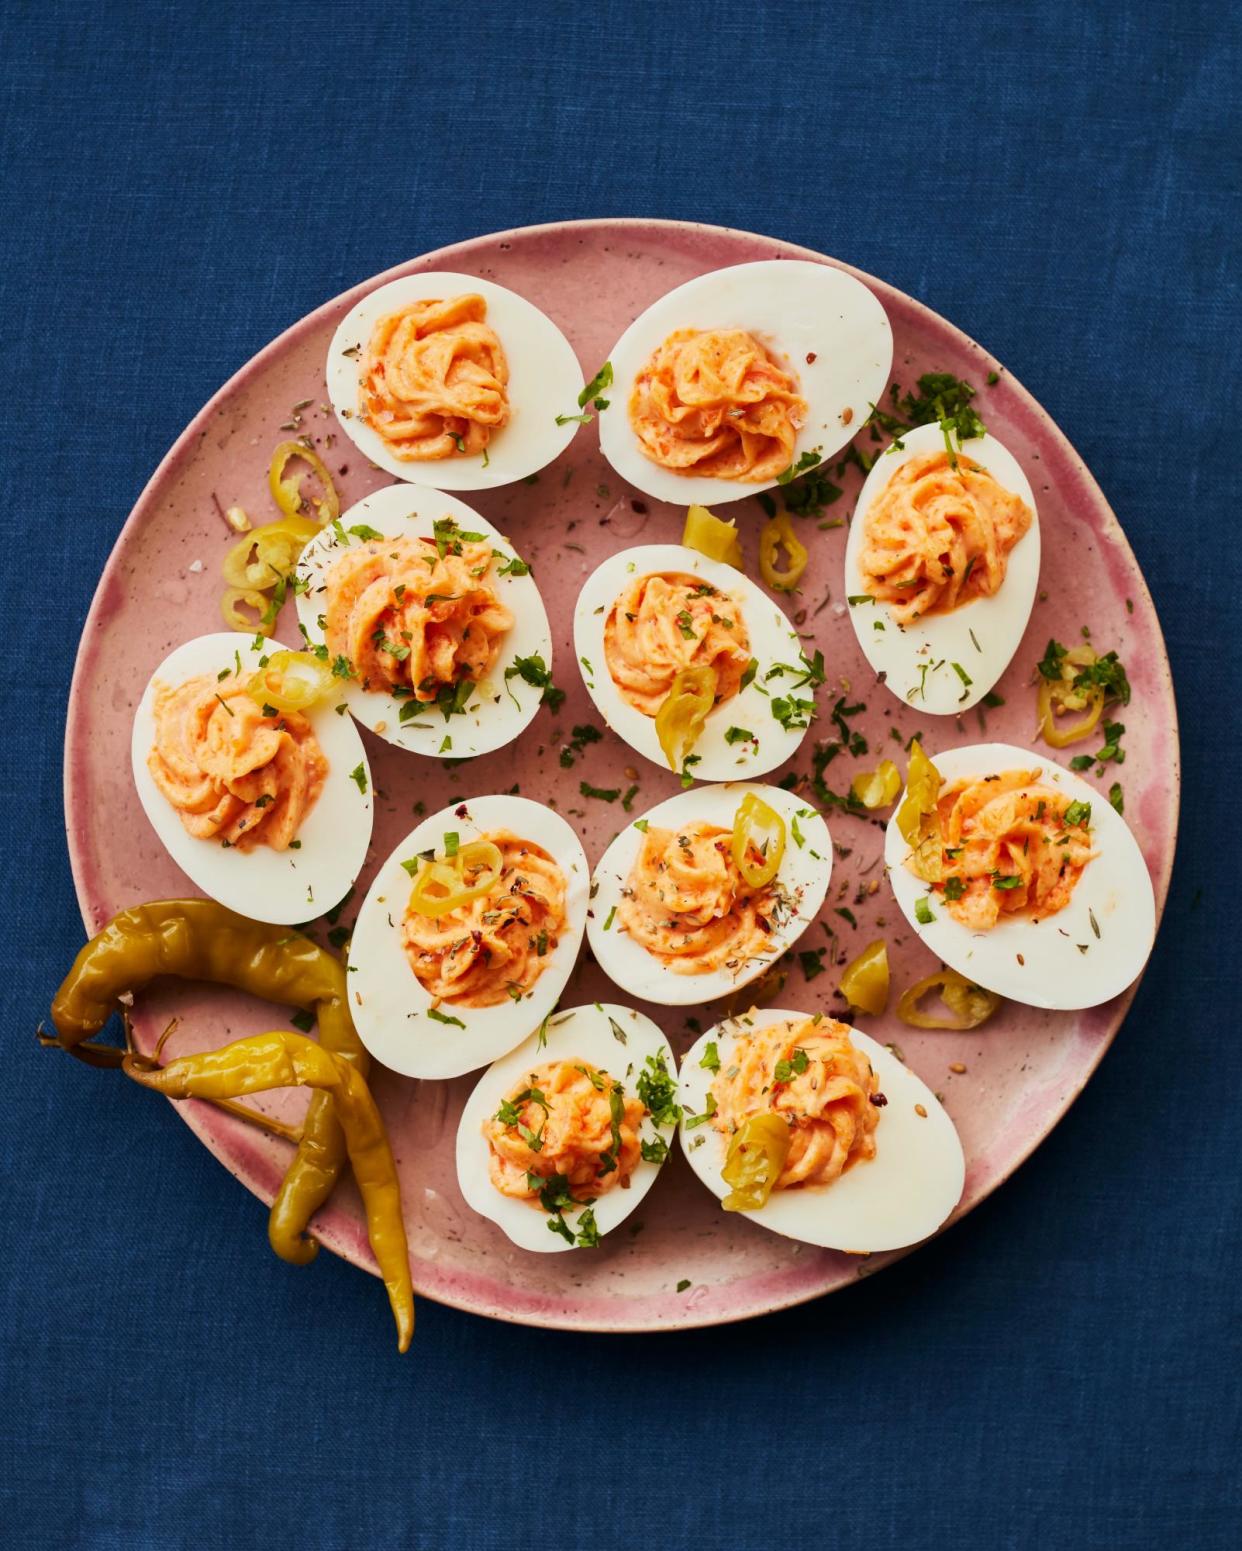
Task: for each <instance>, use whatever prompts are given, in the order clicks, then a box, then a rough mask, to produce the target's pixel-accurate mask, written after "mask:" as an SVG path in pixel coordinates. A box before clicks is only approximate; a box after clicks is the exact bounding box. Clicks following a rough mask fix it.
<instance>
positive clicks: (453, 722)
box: [297, 485, 552, 759]
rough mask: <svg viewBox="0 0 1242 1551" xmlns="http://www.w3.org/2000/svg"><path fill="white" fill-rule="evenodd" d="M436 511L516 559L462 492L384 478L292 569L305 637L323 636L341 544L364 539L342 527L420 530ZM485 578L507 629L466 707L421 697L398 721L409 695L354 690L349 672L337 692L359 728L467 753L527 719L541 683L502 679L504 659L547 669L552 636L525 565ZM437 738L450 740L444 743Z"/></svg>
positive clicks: (424, 750)
mask: <svg viewBox="0 0 1242 1551" xmlns="http://www.w3.org/2000/svg"><path fill="white" fill-rule="evenodd" d="M442 517H451V518H452V519H453V521H454V522H455V523H456V524H457V526H458V528H460V529H461V530H462V531H463V532H466V533H480V534H482V535H483V536H484V538H485V539H486V540H487V541H488V542H489V543H490V544H491V545H492V546H493V547H494V548H495V549H496V550H498V551H500V552H501V553H502V554H503V555H504V556H506V557H509V556H513V557H516V558H518V559H520V558H521V556H520V555H518V553H517V550H516V549H514V547H513V545H512V544H511V543H510V542H509V540H508V539H507V538H505V537H504V535H503V534H501V533H498V532H497V531H496V529H495V528H493V527H492V525H491V523H490V522H488V521H487V519H486V518H484V517H480V516H479V514H478V512H476V511H475V510H474V509H473V508H472V507H469V506H467V505H466V503H465V502H464V501H459V500H457V499H456V498H455V497H454V496H451V495H445V494H443V493H442V492H441V491H439V490H432V489H430V488H428V487H427V486H425V485H389V486H388V487H387V489H384V490H377V491H376V492H375V493H374V494H373V495H369V496H365V497H364V498H363V499H362V500H361V501H359V502H358V503H357V505H355V506H351V507H350V509H349V510H348V511H347V512H345V513H344V514H343V516H342V517H341V519H340V528H341V529H342V530H343V531H344V534H345V542H344V543H343V544H342V542H341V536H340V533H339V532H338V531H337V528H336V526H335V525H330V526H328V527H326V528H324V529H323V530H322V532H320V533H319V534H317V535H316V536H315V538H313V539H312V540H311V542H310V543H309V544H308V545H307V546H306V548H305V549H304V550H303V551H302V557H301V559H300V560H299V561H298V568H297V575H298V578H299V583H300V584H301V583H304V584H305V590H304V591H300V592H299V593H298V595H297V611H298V623H299V625H300V626H301V628H302V630H303V631H304V633H305V636H306V640H307V641H308V642H309V643H310V645H312V646H319V645H322V644H323V642H324V639H325V634H324V626H323V625H322V624H321V623H320V621H321V619H323V618H324V610H325V608H326V607H327V593H326V585H327V574H328V572H329V571H330V570H331V568H332V566H333V564H334V563H335V562H336V561H337V560H339V559H340V557H341V556H342V555H343V554H344V553H345V552H346V550H347V549H352V548H357V547H358V545H360V544H362V543H364V542H365V540H363V539H362V538H359V537H358V536H357V535H356V534H352V533H351V532H350V529H351V528H357V527H365V528H373V529H374V530H375V531H376V532H377V533H382V534H383V535H384V537H385V538H429V537H431V534H432V530H433V528H434V525H435V523H436V522H437V521H438V520H439V519H440V518H442ZM503 564H504V560H497V561H496V562H495V565H496V566H500V565H503ZM488 583H489V585H490V586H491V587H492V588H494V589H495V592H496V596H497V597H498V598H499V599H500V601H501V602H502V603H503V604H504V605H505V607H506V608H508V609H509V610H510V611H511V612H512V614H513V629H512V630H510V631H509V632H508V634H507V635H506V636H504V637H503V639H502V640H501V643H500V652H499V655H498V656H497V658H496V664H495V666H494V667H493V668H492V670H491V672H490V673H489V674H488V675H487V677H486V678H485V679H483V680H482V681H481V682H480V684H479V685H478V687H477V688H476V690H475V693H474V694H473V695H472V696H471V698H470V700H469V702H468V703H467V706H466V709H465V711H464V712H462V713H461V714H459V715H457V716H452V717H449V718H448V719H447V720H446V719H445V716H444V713H443V712H442V711H441V710H440V709H439V708H438V707H437V706H435V705H420V706H419V707H418V709H417V711H416V712H415V714H414V715H413V716H412V717H411V718H410V719H409V720H407V721H404V722H403V721H402V720H401V713H402V711H403V710H407V711H408V709H409V707H410V706H412V705H414V704H415V702H414V701H413V700H412V699H404V700H399V699H397V698H396V697H395V696H393V695H390V694H387V693H385V692H384V691H382V690H374V689H363V688H362V686H361V685H360V684H359V683H357V682H356V681H355V680H353V679H344V680H342V681H341V692H342V697H343V698H344V700H345V703H346V704H347V705H348V706H349V709H350V711H351V712H352V713H353V715H354V716H356V717H357V718H358V720H359V721H360V722H361V723H362V725H363V726H364V727H366V728H369V729H370V731H372V732H377V733H379V735H380V737H381V738H386V739H387V740H388V742H389V743H395V744H396V745H397V747H398V748H402V749H409V751H410V752H411V753H413V754H426V755H440V756H441V757H445V758H451V759H469V758H471V757H473V756H474V755H475V754H486V753H487V752H488V751H489V750H491V749H497V748H500V747H501V746H502V745H504V744H506V743H511V742H512V741H513V739H514V738H516V737H517V736H518V734H519V733H521V732H522V730H523V729H524V728H526V727H528V726H529V725H530V723H531V721H532V719H533V718H534V715H535V713H536V712H537V711H538V709H539V705H540V697H541V695H542V693H543V692H542V690H540V689H538V688H537V687H535V686H534V685H532V684H528V683H527V682H526V681H525V680H524V679H523V678H522V677H521V676H520V675H519V674H517V673H514V674H513V675H512V676H511V677H509V678H508V679H506V678H505V669H506V668H512V666H513V664H514V662H515V660H516V659H517V658H519V657H530V656H540V657H542V658H543V661H544V663H545V665H546V666H547V667H548V669H549V670H550V669H551V667H552V635H551V632H550V630H549V629H548V616H547V612H546V611H545V609H544V606H543V599H542V598H541V597H540V595H539V589H538V587H536V585H535V581H534V578H533V576H531V575H530V574H529V573H528V574H527V575H525V576H497V575H496V574H495V569H494V568H493V571H492V573H491V574H490V575H489V577H488ZM446 738H448V739H449V740H450V741H449V743H448V744H447V746H446V745H445V739H446Z"/></svg>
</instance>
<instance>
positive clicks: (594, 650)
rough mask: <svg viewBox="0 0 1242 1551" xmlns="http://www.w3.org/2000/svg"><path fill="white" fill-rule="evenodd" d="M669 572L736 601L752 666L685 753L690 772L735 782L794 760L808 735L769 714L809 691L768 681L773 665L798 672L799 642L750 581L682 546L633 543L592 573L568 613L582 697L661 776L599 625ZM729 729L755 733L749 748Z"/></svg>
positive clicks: (790, 677)
mask: <svg viewBox="0 0 1242 1551" xmlns="http://www.w3.org/2000/svg"><path fill="white" fill-rule="evenodd" d="M669 572H681V573H684V574H689V575H691V576H698V577H702V579H703V580H704V581H705V582H709V583H710V584H711V585H712V586H713V587H718V588H720V589H721V591H725V592H737V593H740V594H741V596H742V606H743V610H744V613H745V620H746V629H747V631H748V633H749V637H750V653H751V656H752V657H753V658H754V659H755V661H756V662H757V663H758V665H759V666H758V669H757V670H756V672H755V677H754V679H753V680H752V682H751V683H749V684H748V685H747V686H746V688H745V689H743V690H741V691H739V693H738V694H736V695H734V696H733V698H732V699H731V700H726V701H725V702H724V703H723V704H721V705H718V706H716V707H715V708H714V709H713V710H712V711H711V712H710V714H709V715H708V718H707V723H706V725H705V726H704V728H703V731H702V733H701V734H700V736H699V741H698V742H697V743H696V744H695V746H694V748H693V750H692V751H691V752H692V753H694V754H697V755H698V756H699V763H698V764H695V765H692V766H691V767H690V771H691V773H692V774H693V776H694V778H695V779H696V780H699V781H736V780H739V779H745V778H746V777H748V776H761V775H766V774H767V772H768V771H769V770H774V769H775V768H776V767H777V765H783V764H784V763H785V761H786V760H787V759H792V758H793V756H794V755H795V754H796V753H797V752H798V749H799V747H800V745H801V743H802V740H803V739H804V738H805V737H806V735H807V731H808V728H807V727H795V728H789V729H786V728H785V727H782V725H781V724H780V722H778V721H777V720H776V718H775V717H774V716H773V715H772V700H773V698H775V697H776V696H788V695H791V694H792V695H796V696H797V697H798V698H799V699H805V700H812V699H813V698H814V691H813V690H811V689H807V688H803V689H794V688H793V685H794V684H795V683H796V682H797V675H796V674H794V673H788V672H786V673H777V674H772V669H773V668H774V667H776V665H777V664H781V663H783V664H786V665H788V666H789V667H791V668H798V667H800V664H801V662H802V642H801V640H800V639H799V638H798V633H797V631H796V630H795V629H794V627H793V626H792V625H791V624H790V623H789V620H788V619H786V617H785V615H784V614H783V613H782V612H781V610H780V609H779V608H778V607H777V605H776V604H775V603H773V602H772V600H771V599H770V598H769V597H767V596H765V594H764V593H763V592H762V591H761V590H760V589H759V588H758V587H757V586H756V585H755V583H754V582H752V581H751V579H750V577H748V576H746V575H745V574H744V573H743V572H741V571H735V570H734V569H733V567H732V566H731V565H725V564H724V562H723V561H720V560H709V559H708V558H707V556H706V555H701V554H699V552H698V550H696V549H688V548H687V547H686V546H685V545H684V544H640V545H639V546H638V547H637V548H635V549H623V550H621V551H620V552H619V553H618V554H615V555H611V556H610V557H609V558H608V559H607V560H605V561H604V563H603V565H601V566H599V567H598V568H597V569H596V570H595V571H593V572H592V573H591V575H590V576H588V577H587V579H586V582H585V583H584V584H583V588H582V591H581V592H580V593H579V594H578V602H577V603H576V605H575V606H574V651H575V652H576V653H577V656H578V666H579V668H580V669H581V670H582V679H583V682H584V683H585V684H586V687H587V692H588V693H589V694H590V696H591V699H592V700H593V701H594V702H595V706H596V709H597V710H598V711H599V713H600V715H601V716H602V717H603V718H604V720H605V722H607V724H608V726H609V727H611V728H612V730H613V731H614V732H615V733H617V734H618V735H619V736H620V737H622V738H624V740H625V741H626V743H628V744H629V745H630V747H631V748H632V749H634V750H636V751H637V752H638V753H639V754H641V755H642V756H643V757H644V758H645V759H649V760H651V762H652V763H653V764H656V765H659V767H660V768H661V769H662V770H667V769H668V760H667V759H665V757H664V750H663V749H662V748H661V747H660V740H659V738H658V737H657V736H656V730H655V717H654V716H645V715H644V714H643V713H642V712H641V711H639V710H637V709H636V708H635V707H634V706H632V705H630V703H629V702H628V701H627V700H626V699H625V698H624V697H623V696H622V694H621V692H620V690H619V689H618V688H617V686H616V684H615V683H614V682H613V679H612V675H611V674H610V673H609V671H608V659H607V657H606V656H605V655H604V625H605V623H606V622H607V619H608V614H609V611H610V610H611V608H612V606H613V604H614V603H615V602H616V600H617V598H618V597H619V596H620V594H621V592H622V590H623V589H624V588H625V587H627V586H628V585H629V583H630V582H631V581H633V580H634V578H635V577H638V576H651V575H655V574H657V573H669ZM808 726H809V724H808ZM730 727H741V728H744V729H745V730H746V731H748V732H752V733H754V735H755V741H754V742H750V741H747V742H743V743H727V742H726V741H725V733H726V732H727V731H728V730H729V728H730Z"/></svg>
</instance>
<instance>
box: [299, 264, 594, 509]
mask: <svg viewBox="0 0 1242 1551" xmlns="http://www.w3.org/2000/svg"><path fill="white" fill-rule="evenodd" d="M464 292H473V293H477V294H478V295H479V296H481V297H482V298H483V299H484V301H485V302H486V303H487V317H486V319H485V320H484V321H485V322H486V324H487V326H488V327H489V328H491V329H493V330H495V332H496V334H497V335H498V337H499V339H500V343H501V345H502V346H503V348H504V352H505V356H506V358H507V360H508V362H509V384H508V394H509V420H508V423H507V424H506V425H504V426H502V427H501V429H500V430H498V431H497V432H496V433H495V434H494V435H493V437H492V438H491V440H490V442H489V443H488V446H487V458H486V462H485V461H484V455H483V454H482V453H475V454H472V455H471V456H469V457H466V456H460V457H458V456H454V457H452V458H435V459H429V460H426V461H417V462H406V461H404V460H403V459H401V458H398V457H395V456H394V455H393V453H392V451H391V449H390V448H389V446H388V444H387V442H385V441H384V439H383V437H382V436H380V435H379V434H378V433H377V432H376V431H374V430H372V429H371V427H370V426H369V425H364V424H363V422H362V421H361V420H360V419H359V418H358V409H359V406H358V366H359V355H360V354H361V353H362V352H364V351H365V350H366V346H367V341H368V340H369V339H370V337H371V330H372V329H373V328H374V326H375V324H376V323H377V322H378V321H379V319H380V318H383V317H385V316H386V315H387V314H388V313H392V312H397V311H399V310H400V309H401V308H403V307H408V306H409V305H410V304H411V303H412V302H420V301H429V300H443V299H447V298H449V297H453V296H460V295H462V294H463V293H464ZM347 352H348V353H347ZM326 375H327V383H328V397H329V399H330V400H331V401H332V407H333V409H334V410H335V411H336V415H337V419H338V420H339V421H340V422H341V425H342V427H343V428H344V431H345V434H346V435H347V436H348V437H349V438H350V439H351V440H352V441H353V442H355V443H356V444H357V446H358V447H359V448H360V449H361V450H362V451H363V452H364V453H365V454H366V456H367V457H368V458H369V459H370V460H371V462H372V463H374V464H376V465H377V466H378V467H379V468H382V469H387V471H388V472H389V473H390V474H395V475H396V476H397V478H398V479H408V480H415V481H419V482H421V483H423V484H427V485H433V486H435V487H436V489H438V490H489V489H492V488H494V487H495V486H497V485H511V484H512V483H513V482H514V480H516V479H525V478H526V477H527V476H528V475H529V474H537V473H538V472H539V470H540V469H541V468H543V467H545V466H546V465H547V464H549V463H551V462H552V460H553V459H554V458H558V457H560V455H561V453H563V452H564V451H565V449H566V447H568V446H569V444H570V442H571V441H572V440H573V439H574V435H575V433H576V432H577V430H578V426H579V422H578V421H577V420H574V419H569V420H567V422H566V423H565V424H564V425H557V423H556V417H557V416H558V415H560V416H562V417H565V416H576V415H580V414H581V413H582V411H581V409H580V408H579V406H578V395H579V394H580V393H581V392H582V389H583V385H584V379H583V376H582V368H581V367H580V366H579V365H578V357H577V356H576V355H575V354H574V350H573V346H572V345H571V344H570V343H569V341H568V340H567V339H566V338H565V336H564V334H562V333H561V331H560V329H559V328H557V326H556V324H555V323H553V321H552V319H551V318H549V317H548V315H547V314H546V313H544V312H540V310H539V308H538V307H536V306H535V304H534V303H533V302H528V301H527V300H526V298H525V297H524V296H519V295H518V294H517V292H516V291H510V290H507V289H506V288H505V287H504V286H503V285H497V284H496V283H495V281H493V280H483V279H480V277H479V276H478V275H461V274H455V273H453V272H452V271H450V270H430V271H428V272H427V273H425V274H421V275H405V276H403V277H402V278H401V279H400V280H390V281H389V282H388V284H387V285H381V286H379V287H378V288H377V289H376V290H374V291H372V292H371V293H370V294H369V295H368V296H364V297H363V299H362V300H361V301H360V302H358V303H357V304H356V305H355V306H354V307H352V308H351V309H350V310H349V312H347V313H346V314H345V316H344V317H343V318H342V319H341V322H340V324H339V325H338V327H337V330H336V333H335V334H333V336H332V343H331V344H330V345H329V346H328V361H327V369H326Z"/></svg>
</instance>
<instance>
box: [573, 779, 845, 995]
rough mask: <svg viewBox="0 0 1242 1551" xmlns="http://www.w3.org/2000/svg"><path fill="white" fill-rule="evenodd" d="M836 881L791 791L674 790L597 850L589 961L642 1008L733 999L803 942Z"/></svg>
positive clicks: (822, 834) (816, 818) (817, 833)
mask: <svg viewBox="0 0 1242 1551" xmlns="http://www.w3.org/2000/svg"><path fill="white" fill-rule="evenodd" d="M831 873H832V840H831V838H830V836H829V834H828V827H827V825H826V824H825V823H824V821H823V819H822V818H821V817H820V815H819V814H818V813H817V812H816V811H815V809H814V808H812V807H809V806H808V805H807V804H806V803H805V802H803V801H802V799H801V798H799V797H797V796H795V795H794V793H793V792H787V791H784V790H783V789H782V788H780V787H777V786H761V785H757V784H755V783H753V782H741V781H738V782H731V783H729V784H727V785H722V786H702V787H697V788H696V789H695V790H694V791H689V792H679V793H678V794H677V795H676V796H675V797H670V798H669V799H668V800H667V802H662V803H659V804H658V805H657V806H656V807H654V808H652V809H651V810H650V811H649V812H647V813H645V814H643V816H642V817H641V818H639V819H636V820H634V822H633V823H630V824H627V825H626V827H625V828H624V829H623V830H622V831H621V833H620V834H619V835H618V836H617V838H616V839H615V840H614V841H613V842H612V844H611V845H610V846H609V847H608V849H607V851H605V852H604V855H603V857H602V859H601V860H600V863H599V866H598V867H597V868H596V869H595V875H594V878H593V880H592V885H591V909H590V912H589V914H588V916H587V935H588V937H589V939H590V943H591V952H592V953H593V954H594V955H595V959H596V962H597V963H598V964H599V966H600V968H601V969H602V970H603V971H604V973H605V974H606V975H607V976H608V977H609V978H610V979H611V980H614V981H615V982H616V983H617V985H619V986H620V987H621V988H622V990H624V991H628V992H629V993H630V995H631V996H636V997H640V998H641V999H642V1000H644V1001H650V1002H658V1003H663V1004H664V1005H665V1006H685V1005H687V1004H689V1003H694V1002H708V1001H712V1000H713V999H714V998H716V997H720V996H728V995H729V994H730V993H731V992H733V991H736V990H737V989H738V988H739V987H740V986H744V985H747V984H749V982H750V981H752V980H755V979H757V978H758V976H760V975H762V974H763V972H764V971H765V970H766V969H767V968H768V967H769V966H770V965H771V964H773V963H774V962H775V961H776V960H777V959H778V958H779V957H780V956H781V954H782V953H784V952H785V951H786V950H787V949H788V948H790V947H791V946H792V945H793V944H794V943H795V942H796V941H797V940H798V938H799V937H801V935H802V933H803V932H804V931H805V930H806V929H807V927H808V926H809V925H810V924H811V922H812V921H813V920H814V919H815V916H816V914H817V913H818V911H819V908H820V906H821V905H822V904H823V902H824V896H825V894H826V893H827V890H828V880H829V878H830V876H831Z"/></svg>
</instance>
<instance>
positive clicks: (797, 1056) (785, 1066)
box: [772, 1045, 811, 1082]
mask: <svg viewBox="0 0 1242 1551" xmlns="http://www.w3.org/2000/svg"><path fill="white" fill-rule="evenodd" d="M810 1064H811V1058H810V1057H809V1056H808V1055H807V1053H806V1051H805V1050H803V1048H802V1046H801V1045H795V1046H794V1049H793V1055H792V1056H791V1057H790V1058H789V1060H787V1061H784V1060H782V1061H778V1062H777V1063H776V1066H775V1068H774V1069H773V1072H772V1076H773V1077H774V1078H775V1079H776V1081H777V1082H788V1081H789V1080H790V1079H791V1078H793V1077H801V1076H802V1074H803V1072H805V1071H806V1069H807V1067H808V1066H809V1065H810Z"/></svg>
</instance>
